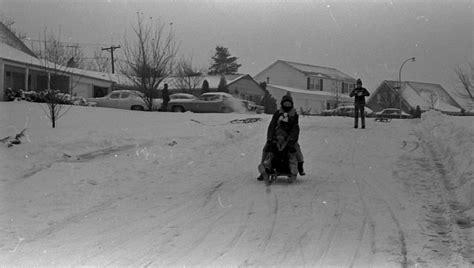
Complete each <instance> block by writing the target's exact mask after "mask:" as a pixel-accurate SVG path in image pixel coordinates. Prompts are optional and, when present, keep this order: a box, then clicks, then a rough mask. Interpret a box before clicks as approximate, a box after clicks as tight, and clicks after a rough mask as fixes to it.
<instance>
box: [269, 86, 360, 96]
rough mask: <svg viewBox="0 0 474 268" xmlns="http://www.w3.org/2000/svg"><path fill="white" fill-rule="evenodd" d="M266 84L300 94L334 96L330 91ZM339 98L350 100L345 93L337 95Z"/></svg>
mask: <svg viewBox="0 0 474 268" xmlns="http://www.w3.org/2000/svg"><path fill="white" fill-rule="evenodd" d="M268 86H271V87H274V88H279V89H282V90H286V91H290V92H294V93H302V94H308V95H315V96H329V97H334V94H333V93H331V92H327V91H313V90H307V89H301V88H294V87H285V86H279V85H273V84H268V85H267V87H268ZM339 97H340V98H347V99H348V100H350V99H351V98H350V97H349V96H347V95H342V94H341V95H339Z"/></svg>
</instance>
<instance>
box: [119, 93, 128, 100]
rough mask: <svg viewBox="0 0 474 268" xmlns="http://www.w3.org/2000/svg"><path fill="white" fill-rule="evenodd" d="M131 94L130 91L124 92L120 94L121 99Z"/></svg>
mask: <svg viewBox="0 0 474 268" xmlns="http://www.w3.org/2000/svg"><path fill="white" fill-rule="evenodd" d="M129 96H130V93H127V92H122V95H120V98H121V99H126V98H128V97H129Z"/></svg>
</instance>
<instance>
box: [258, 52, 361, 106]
mask: <svg viewBox="0 0 474 268" xmlns="http://www.w3.org/2000/svg"><path fill="white" fill-rule="evenodd" d="M254 79H255V81H257V82H259V83H260V82H266V83H267V89H268V90H269V91H270V93H271V94H272V95H273V94H274V93H275V94H276V95H274V97H276V99H278V96H277V95H279V93H278V92H279V91H281V90H282V89H284V88H286V89H288V91H290V92H292V93H295V94H297V96H293V97H294V98H295V97H297V98H298V99H302V100H304V99H307V100H305V101H304V102H303V103H301V104H300V105H301V107H302V108H303V109H306V110H307V109H309V108H311V113H314V114H319V113H321V112H322V110H324V109H330V108H335V107H337V106H340V105H343V104H349V103H352V102H353V101H351V100H350V98H349V93H350V92H351V91H352V90H353V89H354V88H355V83H356V79H355V78H353V77H351V76H349V75H347V74H345V73H343V72H341V71H339V70H337V69H335V68H330V67H322V66H316V65H311V64H305V63H297V62H291V61H284V60H277V61H276V62H274V63H273V64H271V65H270V66H268V67H267V68H265V69H264V70H263V71H261V72H259V73H258V74H257V75H255V76H254ZM290 89H291V90H290ZM273 91H275V92H273ZM305 107H306V108H305Z"/></svg>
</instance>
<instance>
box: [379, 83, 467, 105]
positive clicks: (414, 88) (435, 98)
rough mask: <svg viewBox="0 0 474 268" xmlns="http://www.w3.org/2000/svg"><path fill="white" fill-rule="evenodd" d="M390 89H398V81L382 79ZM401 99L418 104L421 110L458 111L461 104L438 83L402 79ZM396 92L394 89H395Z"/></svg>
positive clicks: (411, 103)
mask: <svg viewBox="0 0 474 268" xmlns="http://www.w3.org/2000/svg"><path fill="white" fill-rule="evenodd" d="M384 82H385V83H386V84H387V85H388V86H390V87H391V88H392V89H398V85H399V82H398V81H390V80H385V81H384ZM401 86H402V96H403V99H404V100H405V101H406V102H407V103H408V104H409V105H410V106H411V107H416V106H420V108H421V109H422V110H428V109H430V108H435V109H438V110H441V111H452V110H454V109H456V111H459V110H460V109H461V106H460V105H459V104H458V103H457V102H456V101H455V100H454V98H453V97H451V95H449V93H448V92H447V91H446V90H445V89H444V88H443V87H442V86H441V85H439V84H433V83H425V82H414V81H403V82H402V85H401ZM395 92H396V91H395Z"/></svg>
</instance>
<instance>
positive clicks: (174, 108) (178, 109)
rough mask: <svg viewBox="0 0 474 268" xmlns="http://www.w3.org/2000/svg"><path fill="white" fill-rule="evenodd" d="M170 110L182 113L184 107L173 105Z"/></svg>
mask: <svg viewBox="0 0 474 268" xmlns="http://www.w3.org/2000/svg"><path fill="white" fill-rule="evenodd" d="M171 111H173V112H175V113H184V107H183V106H173V108H171Z"/></svg>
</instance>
